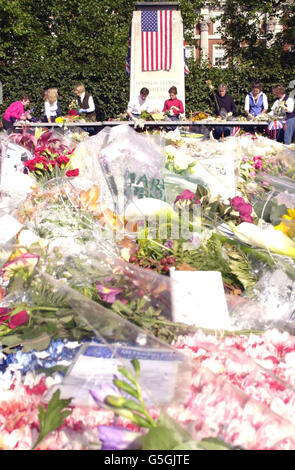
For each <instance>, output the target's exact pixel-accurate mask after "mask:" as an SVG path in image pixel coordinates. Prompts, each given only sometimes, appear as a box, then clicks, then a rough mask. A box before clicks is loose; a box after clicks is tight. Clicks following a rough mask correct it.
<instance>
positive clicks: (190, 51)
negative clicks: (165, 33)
mask: <svg viewBox="0 0 295 470" xmlns="http://www.w3.org/2000/svg"><path fill="white" fill-rule="evenodd" d="M194 57H195V48H194V46H185V58H186V59H190V58H194Z"/></svg>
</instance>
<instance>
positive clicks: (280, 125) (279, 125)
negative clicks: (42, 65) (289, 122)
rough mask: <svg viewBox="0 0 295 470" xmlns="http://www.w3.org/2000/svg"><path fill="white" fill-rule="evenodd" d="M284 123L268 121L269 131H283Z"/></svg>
mask: <svg viewBox="0 0 295 470" xmlns="http://www.w3.org/2000/svg"><path fill="white" fill-rule="evenodd" d="M283 127H284V123H283V122H282V121H270V122H269V124H268V130H269V131H277V130H278V129H283Z"/></svg>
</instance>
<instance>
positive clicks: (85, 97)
mask: <svg viewBox="0 0 295 470" xmlns="http://www.w3.org/2000/svg"><path fill="white" fill-rule="evenodd" d="M74 93H75V95H76V96H77V98H76V103H77V105H78V108H79V109H78V114H79V115H80V116H81V117H82V118H83V119H85V121H91V122H95V121H96V114H95V104H94V100H93V97H92V96H91V95H90V93H88V92H87V91H86V90H85V87H84V85H83V84H82V83H78V84H76V85H75V86H74Z"/></svg>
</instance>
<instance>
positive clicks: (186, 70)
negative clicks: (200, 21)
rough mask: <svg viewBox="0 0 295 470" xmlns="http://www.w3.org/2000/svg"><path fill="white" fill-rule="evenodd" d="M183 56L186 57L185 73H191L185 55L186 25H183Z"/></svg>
mask: <svg viewBox="0 0 295 470" xmlns="http://www.w3.org/2000/svg"><path fill="white" fill-rule="evenodd" d="M183 58H184V75H189V74H190V70H189V68H188V65H187V63H186V57H185V39H184V26H183Z"/></svg>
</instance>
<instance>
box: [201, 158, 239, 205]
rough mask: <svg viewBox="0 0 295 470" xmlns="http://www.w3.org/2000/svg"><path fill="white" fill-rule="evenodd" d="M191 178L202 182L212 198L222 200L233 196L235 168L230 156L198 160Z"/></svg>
mask: <svg viewBox="0 0 295 470" xmlns="http://www.w3.org/2000/svg"><path fill="white" fill-rule="evenodd" d="M192 171H193V177H195V178H199V179H201V180H202V181H204V184H205V186H207V187H209V189H210V191H211V193H212V196H213V197H216V196H218V195H220V196H222V197H224V198H232V197H234V196H235V191H236V187H235V167H234V158H233V157H231V156H226V157H214V158H207V159H202V160H198V161H197V163H196V165H195V166H194V167H193V170H192Z"/></svg>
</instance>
